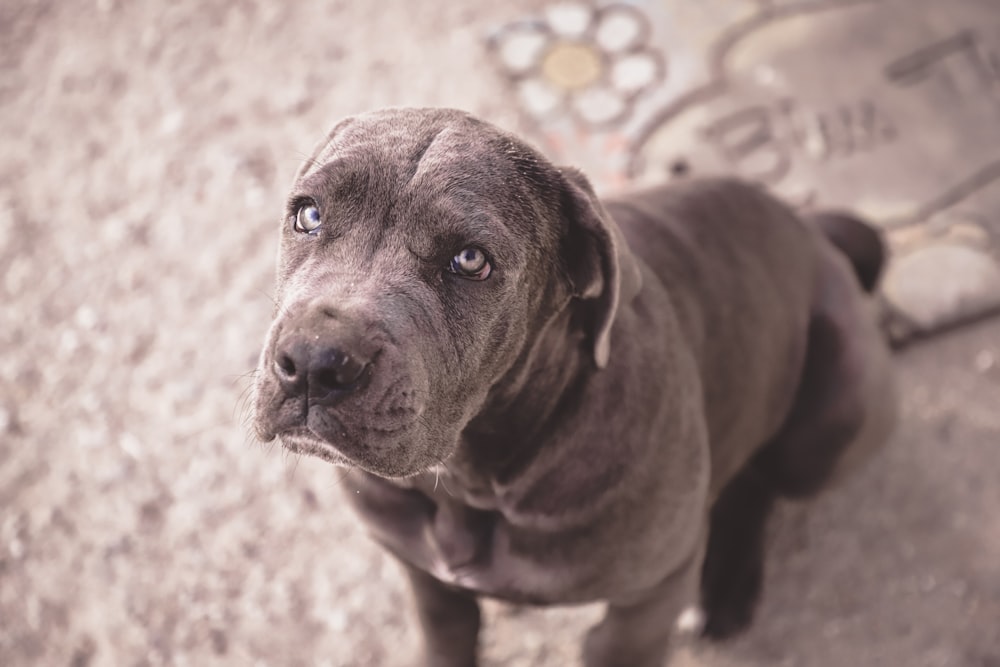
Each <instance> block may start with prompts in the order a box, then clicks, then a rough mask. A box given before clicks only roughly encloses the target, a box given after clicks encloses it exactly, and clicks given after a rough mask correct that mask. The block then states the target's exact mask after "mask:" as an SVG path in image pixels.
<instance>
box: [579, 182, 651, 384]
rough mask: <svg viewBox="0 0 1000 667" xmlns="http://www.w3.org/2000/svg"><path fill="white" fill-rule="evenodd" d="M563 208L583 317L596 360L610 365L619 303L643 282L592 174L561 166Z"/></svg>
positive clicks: (598, 363) (637, 289)
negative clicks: (603, 201) (592, 182)
mask: <svg viewBox="0 0 1000 667" xmlns="http://www.w3.org/2000/svg"><path fill="white" fill-rule="evenodd" d="M559 171H560V173H561V175H562V211H563V215H564V216H565V219H566V221H567V223H568V227H567V231H566V236H565V237H564V238H563V241H562V256H563V262H564V266H565V270H566V274H567V276H568V277H569V280H570V284H571V286H572V290H573V296H574V297H576V298H578V299H580V300H581V301H582V302H583V303H582V304H581V306H582V308H583V311H582V313H583V321H584V327H585V328H586V330H587V333H588V334H589V336H590V337H591V342H592V344H593V347H594V363H596V364H597V367H598V368H604V367H605V366H607V365H608V359H609V357H610V356H611V327H612V325H614V322H615V314H616V313H617V312H618V305H619V304H620V303H622V302H623V301H627V300H629V299H631V298H632V297H633V296H635V294H636V293H637V292H638V291H639V288H640V287H641V285H642V276H641V274H640V273H639V267H638V265H637V264H636V261H635V258H634V257H633V256H632V253H631V252H629V249H628V246H627V244H626V243H625V239H624V238H623V237H622V233H621V230H620V229H619V228H618V225H617V224H615V222H614V220H612V219H611V216H610V215H608V212H607V211H606V210H604V206H602V205H601V202H600V200H598V198H597V195H596V194H595V193H594V189H593V188H592V187H591V185H590V182H589V181H588V180H587V177H586V176H584V175H583V174H582V173H581V172H580V171H579V170H578V169H574V168H567V167H561V168H560V169H559Z"/></svg>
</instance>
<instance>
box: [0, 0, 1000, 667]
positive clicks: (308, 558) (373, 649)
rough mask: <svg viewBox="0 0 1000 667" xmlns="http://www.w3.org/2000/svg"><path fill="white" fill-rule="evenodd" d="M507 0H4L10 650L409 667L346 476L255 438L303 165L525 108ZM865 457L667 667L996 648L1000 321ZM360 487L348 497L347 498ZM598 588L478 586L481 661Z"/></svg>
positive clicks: (792, 517) (107, 660)
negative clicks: (528, 596) (521, 597)
mask: <svg viewBox="0 0 1000 667" xmlns="http://www.w3.org/2000/svg"><path fill="white" fill-rule="evenodd" d="M532 7H533V3H530V2H527V0H520V1H519V2H511V3H505V4H503V5H502V6H501V5H498V4H496V3H475V4H472V3H469V4H466V3H446V2H426V3H414V2H404V1H403V0H391V1H386V2H382V1H380V2H370V3H362V2H354V3H348V2H338V1H329V2H317V3H308V5H307V4H306V3H282V2H277V1H271V0H246V1H241V2H221V1H215V0H213V1H207V2H193V1H186V0H185V1H178V2H169V3H167V2H116V1H114V0H100V1H98V2H82V1H77V2H65V3H55V2H30V1H27V0H5V1H4V2H2V3H0V128H2V129H0V132H2V139H0V141H2V144H0V147H2V150H0V281H2V282H0V304H2V305H0V665H4V666H12V667H20V666H29V665H31V666H34V665H46V666H48V665H53V666H60V665H65V666H71V667H85V666H88V665H89V666H96V665H113V666H117V665H124V666H129V667H133V666H134V667H139V666H147V665H148V666H155V665H193V666H198V667H201V666H206V665H247V666H250V665H254V666H256V665H260V666H263V665H274V666H284V665H291V666H295V665H317V666H345V667H347V666H351V667H353V666H368V665H387V666H392V665H404V664H406V662H407V659H408V658H409V657H410V656H412V654H413V648H414V646H415V642H416V636H415V634H414V632H413V630H412V629H411V626H410V624H409V617H408V604H409V601H408V597H407V593H406V591H405V589H404V587H403V581H402V578H401V575H400V573H399V571H398V570H397V569H396V567H395V565H394V563H392V562H391V561H390V559H388V558H387V557H386V556H384V555H383V554H382V553H381V552H380V551H379V550H378V549H377V548H376V547H375V546H374V545H372V544H371V543H370V542H369V541H368V540H367V539H366V538H365V536H364V534H363V531H362V529H361V527H360V525H359V524H358V523H357V521H356V520H355V519H354V518H353V517H352V516H351V515H350V514H349V513H348V512H347V510H346V509H345V508H344V507H343V502H342V500H341V498H342V494H343V493H344V491H345V489H343V488H342V485H341V483H340V478H339V476H338V471H337V470H335V469H333V468H331V467H330V466H328V465H326V464H323V463H322V462H319V461H313V460H308V459H301V460H300V459H296V458H293V457H289V456H286V455H284V454H283V453H282V452H281V451H280V450H279V449H277V448H274V447H272V446H263V445H260V444H258V443H256V442H255V441H254V440H253V438H252V437H251V436H250V435H249V433H248V431H247V429H246V428H245V419H246V417H247V413H246V401H245V399H246V396H247V394H246V392H247V390H248V387H249V381H248V378H247V375H246V374H247V373H248V371H250V370H251V369H252V368H253V366H254V364H255V361H256V356H257V353H258V350H259V345H260V343H261V341H262V340H263V335H264V332H265V330H266V327H267V325H268V322H269V318H270V313H271V309H272V308H273V304H272V302H271V300H270V296H269V293H270V291H269V290H270V285H271V278H272V272H273V262H274V252H275V240H276V228H277V224H278V222H277V219H278V217H279V215H280V213H281V211H282V208H283V197H284V188H285V187H286V186H287V185H288V183H289V182H290V179H291V177H292V174H293V173H294V171H295V168H296V166H297V164H298V163H299V161H300V160H301V159H302V158H303V157H304V156H305V155H307V154H308V152H309V151H310V149H311V147H312V145H313V143H314V142H315V141H316V140H318V139H319V138H320V137H321V136H322V134H323V133H324V132H325V130H326V128H327V127H328V126H329V125H331V124H332V123H333V122H334V121H335V120H337V119H339V118H341V117H343V116H344V115H347V114H351V113H355V112H359V111H363V110H366V109H371V108H376V107H381V106H386V105H401V104H407V105H448V106H456V107H462V108H466V109H468V110H470V111H472V112H474V113H476V114H478V115H481V116H484V117H485V118H487V119H489V120H492V121H494V122H497V123H499V124H501V125H503V126H505V127H507V128H509V129H512V130H515V131H523V130H525V129H526V128H525V127H524V126H523V117H522V116H521V115H519V114H518V112H517V110H516V109H515V107H514V105H513V104H512V103H511V101H510V100H509V99H507V98H506V97H504V94H502V93H498V92H497V91H503V90H505V89H504V87H503V85H502V81H501V80H500V78H499V76H498V75H497V74H496V70H495V68H493V67H492V66H491V64H490V63H489V62H488V55H487V52H486V50H485V49H484V48H483V46H482V42H483V32H482V29H481V26H483V25H486V24H489V23H490V22H502V21H505V20H510V19H511V18H512V17H516V16H519V15H521V14H523V13H525V12H527V11H530V10H531V9H532ZM899 370H900V374H901V378H902V386H903V389H904V392H903V393H904V396H903V398H904V419H903V424H902V427H901V428H900V431H899V433H898V435H897V437H896V438H895V440H894V442H893V444H892V445H891V447H890V448H889V449H888V450H887V451H886V452H885V453H884V455H882V456H881V457H880V458H879V459H877V460H876V461H874V462H873V464H872V465H871V466H869V467H868V468H867V469H866V470H865V471H864V472H863V473H862V474H859V475H857V476H856V477H854V478H852V479H851V480H850V481H849V482H848V483H847V484H846V485H845V486H843V487H842V488H840V489H837V490H835V491H833V492H831V493H829V494H828V495H826V496H824V497H823V498H821V499H820V500H819V501H818V502H816V503H813V504H811V505H810V506H788V507H785V508H783V509H782V511H781V512H780V513H779V516H778V518H777V520H776V521H775V522H774V525H773V532H774V536H775V540H774V545H773V548H772V549H771V551H772V553H773V558H772V559H771V561H770V563H769V567H768V572H767V586H766V593H765V598H764V601H763V604H762V608H761V610H760V615H759V622H758V623H757V624H756V625H755V627H754V628H753V629H752V630H751V632H749V633H748V634H747V635H746V636H745V637H743V638H740V639H738V640H736V641H733V642H731V643H728V644H725V645H721V646H707V645H703V644H694V645H691V646H688V647H685V648H683V649H682V650H681V651H680V652H679V654H678V656H677V661H676V664H679V665H703V666H706V667H723V666H730V665H732V666H736V665H752V666H760V667H764V666H768V667H771V666H774V665H788V666H797V665H805V666H809V667H841V666H847V665H851V666H853V665H892V666H895V665H907V666H921V665H926V666H928V667H944V666H946V665H955V666H961V667H997V666H998V665H1000V631H998V629H997V628H998V627H1000V485H998V480H1000V449H998V443H1000V409H998V408H997V406H998V405H1000V323H998V322H996V321H992V322H987V323H984V324H981V325H978V326H976V327H973V328H969V329H966V330H964V331H961V332H958V333H955V334H951V335H948V336H946V337H941V338H937V339H934V340H932V341H929V342H926V343H923V344H921V345H920V346H918V347H915V348H913V349H909V350H907V351H905V352H904V353H902V354H901V355H900V357H899ZM347 491H349V490H347ZM598 613H599V610H598V609H596V608H593V607H588V608H584V609H576V610H553V611H535V610H527V609H516V608H509V607H505V606H501V605H495V604H491V605H489V607H488V617H489V625H488V627H487V630H486V633H485V636H484V648H483V651H484V664H485V665H488V666H500V665H523V666H528V665H542V666H544V665H549V666H555V667H561V666H564V665H571V664H574V661H575V659H576V655H577V650H578V648H577V647H578V640H579V636H580V634H581V633H582V631H583V630H584V628H585V627H586V625H587V623H588V622H590V621H592V620H594V619H595V618H596V617H597V614H598Z"/></svg>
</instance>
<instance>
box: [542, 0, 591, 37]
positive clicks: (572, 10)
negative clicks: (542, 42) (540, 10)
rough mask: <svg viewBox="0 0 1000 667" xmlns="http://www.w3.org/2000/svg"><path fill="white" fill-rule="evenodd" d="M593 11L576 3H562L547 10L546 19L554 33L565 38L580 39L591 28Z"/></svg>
mask: <svg viewBox="0 0 1000 667" xmlns="http://www.w3.org/2000/svg"><path fill="white" fill-rule="evenodd" d="M591 14H592V12H591V10H590V8H589V7H587V6H586V5H581V4H578V3H575V2H561V3H559V4H555V5H550V6H549V7H547V8H546V10H545V19H546V20H547V21H548V23H549V25H550V26H552V31H553V32H555V33H556V34H557V35H563V36H565V37H579V36H580V35H582V34H584V33H585V32H587V28H589V27H590V20H591Z"/></svg>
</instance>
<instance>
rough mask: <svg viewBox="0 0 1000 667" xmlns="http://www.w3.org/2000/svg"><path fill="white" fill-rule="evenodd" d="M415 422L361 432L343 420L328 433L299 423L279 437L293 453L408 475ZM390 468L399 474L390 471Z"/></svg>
mask: <svg viewBox="0 0 1000 667" xmlns="http://www.w3.org/2000/svg"><path fill="white" fill-rule="evenodd" d="M415 424H416V421H414V422H411V423H406V424H393V425H392V426H391V427H387V428H383V427H364V428H361V429H360V432H357V433H355V432H354V430H353V429H351V430H348V429H346V428H345V427H344V426H343V425H342V424H340V423H338V424H336V426H333V425H330V426H333V428H332V431H331V429H329V428H327V429H324V432H317V431H316V430H313V429H312V428H310V427H307V426H296V427H293V428H290V429H287V430H284V431H281V432H279V433H278V434H277V439H278V441H279V442H280V443H281V446H282V447H284V448H285V449H287V450H288V451H290V452H292V453H295V454H306V455H308V456H315V457H316V458H319V459H322V460H323V461H326V462H327V463H332V464H333V465H335V466H340V467H348V468H362V469H364V470H367V471H369V472H374V473H376V474H380V475H386V474H390V476H395V474H403V475H405V474H407V473H406V472H405V471H404V470H402V469H405V468H406V467H407V465H408V463H409V460H408V459H409V452H407V451H406V448H405V447H404V446H403V445H404V444H405V442H406V435H407V433H409V432H410V431H411V430H412V428H413V427H414V425H415ZM325 431H331V432H329V433H327V432H325ZM400 468H402V469H400ZM390 469H392V470H393V471H394V473H395V474H392V473H390ZM396 469H400V470H398V471H397V470H396Z"/></svg>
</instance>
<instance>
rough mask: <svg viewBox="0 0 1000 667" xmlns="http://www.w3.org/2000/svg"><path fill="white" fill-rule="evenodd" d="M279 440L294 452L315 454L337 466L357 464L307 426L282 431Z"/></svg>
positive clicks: (283, 445)
mask: <svg viewBox="0 0 1000 667" xmlns="http://www.w3.org/2000/svg"><path fill="white" fill-rule="evenodd" d="M278 442H280V443H281V446H282V447H284V448H285V449H287V450H288V451H290V452H292V453H293V454H306V455H308V456H315V457H317V458H320V459H323V460H324V461H326V462H327V463H332V464H333V465H336V466H342V467H354V466H355V465H356V464H355V463H354V462H353V461H351V459H350V458H348V457H347V456H345V455H344V454H343V453H342V452H341V451H340V450H339V449H338V448H337V447H336V446H334V445H333V444H332V443H330V442H328V441H326V440H324V439H323V438H320V437H319V436H317V435H316V434H315V433H313V432H312V431H310V430H309V429H307V428H297V429H292V430H289V431H285V432H284V433H280V434H278Z"/></svg>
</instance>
